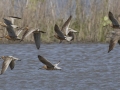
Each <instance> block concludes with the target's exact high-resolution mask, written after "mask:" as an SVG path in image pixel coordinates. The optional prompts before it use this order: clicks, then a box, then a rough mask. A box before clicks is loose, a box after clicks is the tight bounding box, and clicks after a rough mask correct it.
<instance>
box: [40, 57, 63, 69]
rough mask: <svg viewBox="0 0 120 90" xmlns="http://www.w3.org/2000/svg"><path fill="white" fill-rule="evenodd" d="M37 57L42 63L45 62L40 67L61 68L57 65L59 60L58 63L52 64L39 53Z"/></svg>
mask: <svg viewBox="0 0 120 90" xmlns="http://www.w3.org/2000/svg"><path fill="white" fill-rule="evenodd" d="M38 59H39V60H40V61H41V62H42V63H43V64H45V65H44V66H43V67H42V69H46V70H61V68H60V67H58V65H59V63H60V61H59V63H57V64H54V65H53V64H51V63H50V62H49V61H48V60H46V59H45V58H44V57H42V56H40V55H38Z"/></svg>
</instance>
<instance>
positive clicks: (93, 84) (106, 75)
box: [0, 44, 120, 90]
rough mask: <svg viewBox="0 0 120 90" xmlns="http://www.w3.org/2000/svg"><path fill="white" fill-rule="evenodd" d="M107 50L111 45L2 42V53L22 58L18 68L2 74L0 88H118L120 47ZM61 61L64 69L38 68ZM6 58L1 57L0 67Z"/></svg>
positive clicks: (77, 89) (92, 89)
mask: <svg viewBox="0 0 120 90" xmlns="http://www.w3.org/2000/svg"><path fill="white" fill-rule="evenodd" d="M119 48H120V47H119V45H117V46H116V47H115V48H114V49H113V51H111V52H110V53H107V50H108V44H42V45H41V48H40V50H37V49H36V47H35V45H34V44H0V56H2V55H12V56H15V57H17V58H20V59H21V61H16V65H15V68H14V69H13V70H10V68H8V69H7V71H6V72H5V73H4V74H3V75H0V89H1V90H119V89H120V59H119V58H120V55H119V53H120V50H119ZM38 54H40V55H41V56H43V57H45V58H46V59H48V60H49V61H50V62H51V63H53V64H54V63H57V62H58V61H61V63H60V65H59V66H60V67H61V68H62V70H53V71H48V70H41V69H40V70H38V69H39V68H40V67H42V66H43V64H42V63H41V62H40V61H39V60H38V58H37V55H38ZM2 62H3V60H0V65H1V66H0V68H1V67H2Z"/></svg>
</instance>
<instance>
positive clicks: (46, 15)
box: [0, 0, 120, 43]
mask: <svg viewBox="0 0 120 90" xmlns="http://www.w3.org/2000/svg"><path fill="white" fill-rule="evenodd" d="M4 4H6V5H4ZM119 4H120V1H119V0H100V1H99V0H1V3H0V8H1V9H0V17H1V18H0V21H2V22H3V20H2V18H5V17H7V16H10V15H13V16H18V17H21V18H22V20H16V21H15V22H16V24H17V25H19V26H20V27H25V26H27V25H28V26H29V28H31V29H32V28H40V29H41V30H43V31H46V32H47V33H46V34H42V35H41V39H42V42H45V43H52V42H58V40H57V39H55V38H54V37H51V36H53V35H54V34H55V32H54V25H55V24H58V25H59V27H60V28H61V27H62V25H63V23H64V22H65V21H66V20H67V18H68V17H69V16H70V15H72V16H73V18H72V20H71V24H70V27H71V28H73V29H75V30H77V31H78V32H79V33H77V34H75V35H76V36H75V40H74V42H106V41H107V40H106V33H107V32H108V31H110V30H112V28H110V26H108V27H103V23H104V20H103V18H104V16H107V15H108V12H109V11H111V12H113V13H114V14H115V15H119V12H120V11H119V9H120V5H119ZM6 6H7V7H6ZM0 28H3V27H1V26H0ZM3 29H5V28H3ZM0 33H1V34H0V35H5V34H7V32H6V31H5V30H3V31H0ZM21 36H22V35H20V37H21ZM24 41H25V42H33V35H31V36H29V37H27V38H26V39H25V40H24ZM1 42H8V40H5V39H3V40H1Z"/></svg>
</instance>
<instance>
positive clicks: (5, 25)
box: [0, 16, 21, 28]
mask: <svg viewBox="0 0 120 90" xmlns="http://www.w3.org/2000/svg"><path fill="white" fill-rule="evenodd" d="M9 18H10V19H11V20H9V19H7V20H8V21H7V22H5V21H4V23H2V22H0V25H1V26H3V27H7V25H8V24H9V25H11V26H12V27H13V28H19V27H18V26H17V25H15V24H14V20H15V19H21V18H20V17H15V16H9ZM3 19H4V18H3ZM6 23H7V24H6Z"/></svg>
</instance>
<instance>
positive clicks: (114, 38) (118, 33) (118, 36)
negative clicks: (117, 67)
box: [108, 29, 120, 53]
mask: <svg viewBox="0 0 120 90" xmlns="http://www.w3.org/2000/svg"><path fill="white" fill-rule="evenodd" d="M111 34H112V35H111V36H110V43H109V49H108V53H109V52H110V51H111V50H113V48H114V47H115V45H116V43H118V44H120V30H119V29H116V30H114V31H112V32H111Z"/></svg>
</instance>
